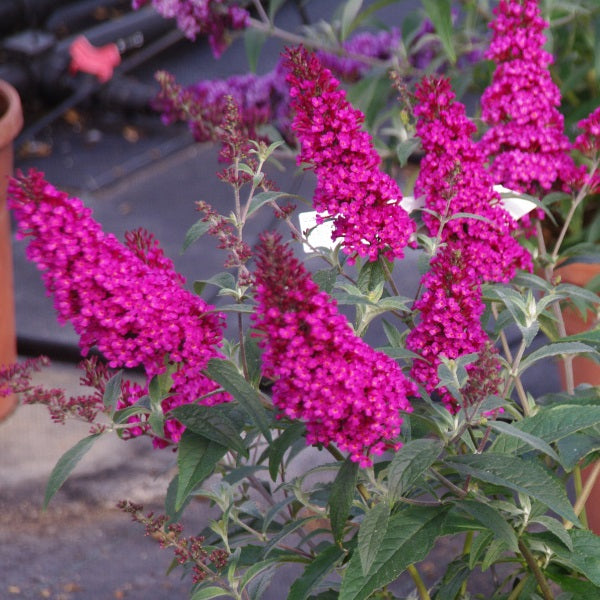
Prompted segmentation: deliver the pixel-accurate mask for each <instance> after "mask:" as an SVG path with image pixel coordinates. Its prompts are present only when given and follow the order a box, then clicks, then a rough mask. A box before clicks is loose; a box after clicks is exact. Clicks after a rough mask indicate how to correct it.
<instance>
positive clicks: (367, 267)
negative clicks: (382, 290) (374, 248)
mask: <svg viewBox="0 0 600 600" xmlns="http://www.w3.org/2000/svg"><path fill="white" fill-rule="evenodd" d="M382 260H385V259H383V258H379V259H378V260H375V261H367V262H365V263H364V264H363V266H362V267H361V268H360V272H359V273H358V281H357V284H358V287H359V289H360V291H361V292H363V293H365V294H366V293H368V292H371V291H373V290H375V289H377V288H378V287H379V286H381V285H383V284H384V283H385V269H384V268H383V265H382V264H381V261H382Z"/></svg>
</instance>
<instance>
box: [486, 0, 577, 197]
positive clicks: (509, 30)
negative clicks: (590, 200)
mask: <svg viewBox="0 0 600 600" xmlns="http://www.w3.org/2000/svg"><path fill="white" fill-rule="evenodd" d="M494 14H495V15H496V17H495V19H494V20H493V22H492V23H491V24H490V27H491V28H492V29H493V31H494V34H493V39H492V42H491V44H490V47H489V49H488V50H487V52H486V55H485V56H486V58H488V59H490V60H492V61H494V63H496V70H495V72H494V75H493V77H492V83H491V84H490V86H489V87H488V88H487V89H486V90H485V92H484V93H483V96H482V98H481V107H482V115H481V116H482V119H483V121H484V122H485V123H487V124H488V125H489V129H488V130H487V131H486V132H485V134H484V135H483V138H482V140H481V146H482V148H483V151H484V153H485V155H486V156H487V157H488V159H489V162H490V172H491V174H492V177H493V178H494V183H497V184H502V185H504V186H506V187H507V188H509V189H512V190H515V191H518V192H525V193H528V194H532V195H539V194H540V193H547V192H549V191H551V190H565V191H568V190H569V183H570V182H571V181H572V180H573V179H574V178H576V177H577V169H576V167H575V164H574V162H573V160H572V158H571V157H570V155H569V152H570V150H571V144H570V142H569V140H568V138H567V137H566V135H565V134H564V118H563V116H562V114H561V113H560V112H559V110H558V107H559V106H560V101H561V98H560V91H559V89H558V86H557V85H556V84H555V83H554V82H553V81H552V77H551V75H550V71H549V69H548V66H549V65H550V64H552V62H553V57H552V56H551V55H550V54H549V53H548V52H546V50H544V43H545V41H546V37H545V35H544V30H545V29H546V28H547V27H548V23H547V22H546V21H544V19H542V17H541V15H540V8H539V6H538V2H537V0H500V3H499V4H498V6H497V7H496V8H495V9H494Z"/></svg>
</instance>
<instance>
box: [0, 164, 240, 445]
mask: <svg viewBox="0 0 600 600" xmlns="http://www.w3.org/2000/svg"><path fill="white" fill-rule="evenodd" d="M9 205H10V207H11V208H12V210H13V212H14V215H15V217H16V220H17V226H18V231H17V237H18V238H21V239H23V238H28V239H29V245H28V247H27V257H28V258H29V260H31V261H33V262H35V263H36V264H37V267H38V269H40V270H41V271H42V272H43V275H42V276H43V280H44V283H45V286H46V290H47V292H48V294H49V295H52V296H53V297H54V307H55V309H56V311H57V313H58V320H59V322H61V323H66V322H67V321H70V322H71V323H72V324H73V327H74V329H75V332H76V333H77V334H78V335H79V336H80V346H81V350H82V354H83V355H86V354H87V353H88V352H89V351H90V349H91V348H92V347H96V348H97V349H98V350H99V351H100V352H101V354H102V355H103V356H104V357H105V358H106V360H107V361H108V364H109V366H110V367H112V368H122V367H124V368H134V367H140V366H141V367H143V368H144V370H145V372H146V374H147V376H148V379H150V378H152V377H153V376H154V375H157V374H160V373H162V372H164V371H165V369H166V365H167V363H169V364H170V365H172V366H173V365H174V366H175V370H174V372H173V375H172V377H173V387H172V389H171V392H172V395H171V396H170V397H169V398H167V399H166V400H164V401H163V410H164V411H165V412H166V411H167V410H169V409H171V408H174V407H175V406H178V405H181V404H185V403H190V402H195V401H196V399H198V398H199V397H200V396H203V395H205V394H207V393H210V392H213V391H214V390H215V389H217V387H218V386H217V384H215V383H214V382H212V381H211V380H209V379H208V378H207V377H205V376H204V375H203V374H202V373H201V371H202V369H203V368H204V367H205V366H206V364H207V362H208V361H209V359H211V358H213V357H215V356H219V353H218V350H217V349H218V347H219V345H220V344H221V340H222V329H223V326H224V324H223V319H222V316H221V315H219V314H218V313H214V312H210V311H211V310H212V308H213V307H211V306H209V305H207V304H206V302H204V300H202V299H201V298H199V297H197V296H194V295H193V294H191V293H190V292H189V291H187V290H186V289H184V288H183V284H184V283H185V280H184V279H183V277H182V276H181V275H179V274H178V273H176V272H175V270H174V268H173V263H172V261H171V260H170V259H169V258H167V257H166V256H165V255H164V253H163V251H162V249H161V248H160V247H159V246H158V243H157V242H156V240H155V239H154V238H153V237H152V236H151V234H149V233H147V232H145V231H142V230H140V231H136V232H133V233H130V234H128V235H127V236H126V243H125V245H123V244H121V243H120V242H119V241H118V240H117V238H116V237H115V236H113V235H112V234H109V233H105V232H104V231H102V228H101V226H100V224H99V223H97V222H96V221H95V220H94V219H93V218H92V212H91V210H90V209H89V208H86V207H85V206H84V205H83V203H82V202H81V200H79V199H78V198H72V197H69V196H68V195H67V194H65V193H64V192H61V191H59V190H57V189H55V188H54V187H53V186H51V185H50V184H49V183H47V182H46V181H45V180H44V177H43V174H42V173H39V172H35V171H31V172H30V173H29V175H27V176H24V175H21V176H20V177H18V178H17V179H12V180H11V182H10V185H9ZM123 392H124V393H123V398H124V400H123V402H124V404H133V403H135V402H136V401H137V400H138V399H139V397H140V396H141V395H142V394H143V393H145V390H144V389H143V388H141V387H140V386H137V385H133V386H129V387H126V388H124V390H123ZM229 399H230V398H229V396H227V395H226V394H221V393H217V394H214V395H211V396H209V397H208V398H206V399H204V400H203V401H202V403H203V404H210V405H213V404H217V403H220V402H225V401H228V400H229ZM122 407H123V406H121V407H120V408H122ZM143 430H144V427H136V428H132V429H131V430H130V431H129V433H130V435H139V434H141V433H142V432H143ZM182 431H183V426H182V425H181V424H180V423H178V422H177V421H175V420H174V419H170V420H167V422H166V425H165V439H164V440H162V439H159V438H155V444H156V445H159V446H161V445H165V443H166V442H177V441H178V440H179V439H180V437H181V433H182Z"/></svg>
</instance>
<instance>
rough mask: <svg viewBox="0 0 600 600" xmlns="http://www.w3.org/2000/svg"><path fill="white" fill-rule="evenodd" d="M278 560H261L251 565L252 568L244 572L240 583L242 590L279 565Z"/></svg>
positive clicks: (274, 558) (275, 558)
mask: <svg viewBox="0 0 600 600" xmlns="http://www.w3.org/2000/svg"><path fill="white" fill-rule="evenodd" d="M278 560H279V559H278V558H277V557H273V558H268V559H267V560H261V561H260V562H257V563H254V564H253V565H250V567H249V568H248V569H247V570H246V571H245V572H244V575H243V577H242V579H241V581H240V588H241V589H242V590H243V589H244V588H245V587H246V586H247V585H248V584H249V583H250V582H251V581H252V579H254V578H255V577H256V576H257V575H259V574H260V573H262V572H263V571H265V570H266V569H269V568H271V567H272V566H273V565H276V564H277V563H278Z"/></svg>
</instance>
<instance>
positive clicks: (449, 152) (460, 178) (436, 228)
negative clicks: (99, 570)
mask: <svg viewBox="0 0 600 600" xmlns="http://www.w3.org/2000/svg"><path fill="white" fill-rule="evenodd" d="M415 96H416V100H417V106H415V115H416V116H417V118H418V121H417V125H416V134H417V136H418V137H419V138H420V139H421V146H422V148H423V150H424V152H425V156H424V158H423V160H422V161H421V169H420V172H419V176H418V178H417V181H416V182H415V196H416V197H423V198H424V199H425V205H426V207H427V208H428V209H430V210H431V211H433V212H434V213H436V214H437V215H441V216H442V217H445V218H446V219H447V218H449V217H451V216H452V215H455V214H457V213H470V214H474V215H477V217H476V218H468V217H463V218H452V219H451V220H449V221H448V222H447V223H445V224H444V226H443V230H442V232H441V241H443V242H447V243H449V244H452V245H453V246H454V247H456V246H457V245H458V244H460V246H461V249H462V250H463V251H464V252H468V253H469V255H470V256H469V264H470V266H471V267H472V268H474V269H475V270H476V272H477V275H478V276H479V277H480V278H481V279H483V280H485V281H504V282H507V281H509V280H510V279H512V278H513V277H514V274H515V269H517V268H520V269H530V268H531V257H530V256H529V254H528V252H527V251H526V250H525V249H524V248H523V247H522V246H521V245H520V244H519V243H518V242H517V241H516V240H515V238H514V237H513V234H514V233H515V232H516V231H517V229H518V227H517V224H516V222H515V221H514V220H513V218H512V217H511V216H510V215H509V214H508V212H507V211H506V210H505V209H504V207H503V206H502V202H501V196H500V194H499V193H498V192H496V191H494V189H493V185H494V183H495V182H494V180H493V179H492V176H491V175H490V173H489V172H488V171H487V170H486V169H485V167H484V163H485V157H484V155H483V153H482V151H481V147H480V146H479V145H478V144H477V143H475V142H474V141H473V139H472V135H473V134H474V133H475V131H476V127H475V125H474V124H473V123H472V121H470V120H469V118H468V117H467V115H466V111H465V106H464V105H463V104H462V103H460V102H456V101H455V94H454V92H453V91H452V89H451V86H450V82H449V80H448V79H447V78H445V77H436V76H433V77H429V78H425V79H424V80H423V81H422V82H421V83H420V84H419V85H418V86H417V89H416V92H415ZM423 221H424V222H425V224H426V226H427V228H428V230H429V233H430V235H431V236H434V237H435V236H437V235H438V234H439V232H440V226H441V224H440V220H439V219H438V218H437V217H436V216H434V215H432V214H429V213H425V214H424V215H423Z"/></svg>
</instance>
